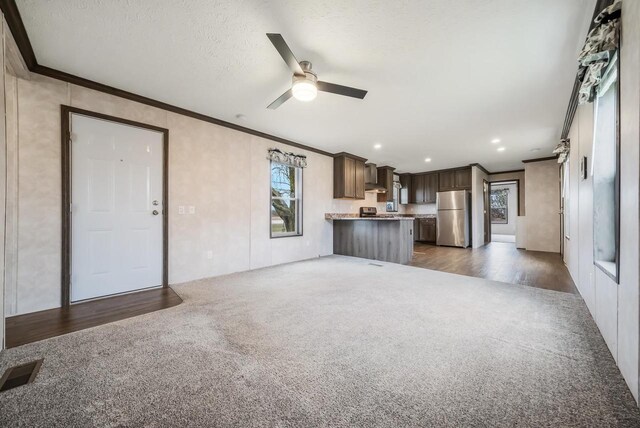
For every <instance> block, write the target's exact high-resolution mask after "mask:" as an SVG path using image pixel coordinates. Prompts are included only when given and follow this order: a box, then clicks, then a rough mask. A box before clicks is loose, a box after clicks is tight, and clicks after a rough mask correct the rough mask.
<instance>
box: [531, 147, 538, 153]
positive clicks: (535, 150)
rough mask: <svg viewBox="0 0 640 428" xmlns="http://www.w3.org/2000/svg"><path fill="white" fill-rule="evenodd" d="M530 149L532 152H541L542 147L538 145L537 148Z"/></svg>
mask: <svg viewBox="0 0 640 428" xmlns="http://www.w3.org/2000/svg"><path fill="white" fill-rule="evenodd" d="M530 151H531V152H539V151H540V149H539V148H538V147H536V148H535V149H531V150H530Z"/></svg>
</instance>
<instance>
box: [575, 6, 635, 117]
mask: <svg viewBox="0 0 640 428" xmlns="http://www.w3.org/2000/svg"><path fill="white" fill-rule="evenodd" d="M634 1H636V0H634ZM621 6H622V0H615V1H614V2H613V4H612V5H610V6H608V7H606V8H604V9H603V10H602V11H601V12H600V13H599V14H598V16H596V18H595V19H594V20H593V22H594V23H595V24H596V26H595V27H593V29H592V30H591V31H590V32H589V35H587V40H586V42H585V44H584V47H583V48H582V51H581V52H580V55H579V56H578V63H579V66H578V79H580V82H581V85H580V90H579V91H578V103H579V104H586V103H590V102H592V101H593V99H594V97H595V93H596V89H597V87H598V85H599V84H600V81H601V80H602V76H603V75H604V73H605V71H606V70H607V66H608V65H609V61H610V60H611V58H612V57H613V55H614V54H615V52H616V51H617V49H618V45H619V43H620V9H621Z"/></svg>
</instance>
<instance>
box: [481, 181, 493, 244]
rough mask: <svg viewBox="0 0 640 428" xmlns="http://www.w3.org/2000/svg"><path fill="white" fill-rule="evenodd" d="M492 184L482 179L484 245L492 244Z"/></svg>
mask: <svg viewBox="0 0 640 428" xmlns="http://www.w3.org/2000/svg"><path fill="white" fill-rule="evenodd" d="M490 195H491V183H490V182H489V181H488V180H485V179H482V206H483V211H484V213H483V220H484V244H485V245H487V244H490V243H491V197H490Z"/></svg>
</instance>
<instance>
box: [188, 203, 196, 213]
mask: <svg viewBox="0 0 640 428" xmlns="http://www.w3.org/2000/svg"><path fill="white" fill-rule="evenodd" d="M195 213H196V207H194V206H193V205H189V214H195Z"/></svg>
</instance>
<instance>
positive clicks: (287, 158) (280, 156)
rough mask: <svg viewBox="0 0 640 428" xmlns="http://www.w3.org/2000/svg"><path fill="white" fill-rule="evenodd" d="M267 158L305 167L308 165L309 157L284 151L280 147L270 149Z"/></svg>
mask: <svg viewBox="0 0 640 428" xmlns="http://www.w3.org/2000/svg"><path fill="white" fill-rule="evenodd" d="M267 159H269V160H271V161H273V162H278V163H282V164H285V165H290V166H295V167H298V168H305V167H306V166H307V157H306V156H305V155H296V154H294V153H287V152H283V151H282V150H280V149H269V154H268V155H267Z"/></svg>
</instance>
